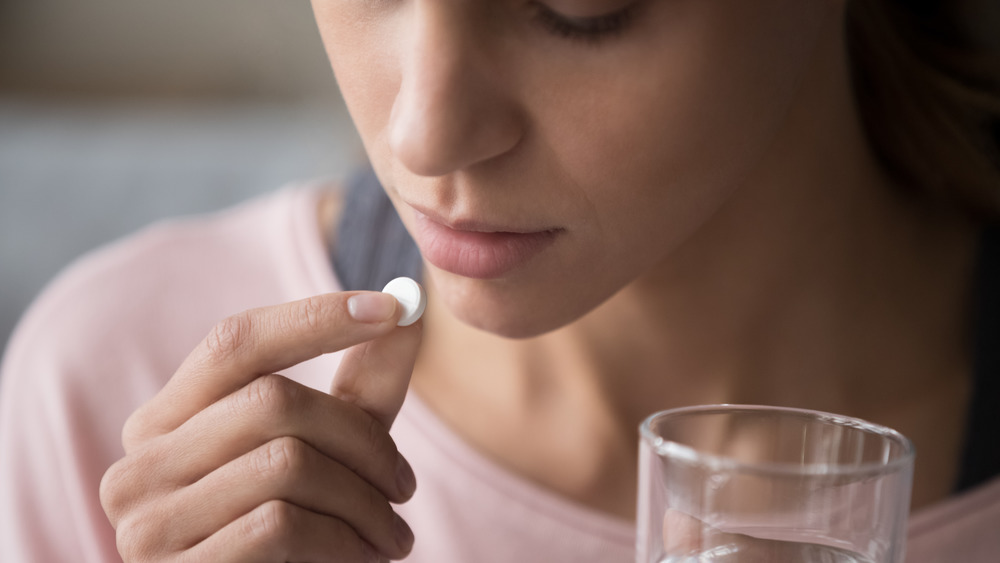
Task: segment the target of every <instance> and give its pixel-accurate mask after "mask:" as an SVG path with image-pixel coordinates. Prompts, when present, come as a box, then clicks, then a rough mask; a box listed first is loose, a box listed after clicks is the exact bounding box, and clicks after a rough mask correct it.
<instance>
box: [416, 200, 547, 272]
mask: <svg viewBox="0 0 1000 563" xmlns="http://www.w3.org/2000/svg"><path fill="white" fill-rule="evenodd" d="M413 215H414V218H415V219H416V229H415V231H416V232H415V233H414V235H415V237H414V238H416V241H417V246H419V247H420V252H421V254H423V256H424V258H426V259H427V261H428V262H430V263H431V264H433V265H434V266H436V267H438V268H440V269H442V270H444V271H446V272H451V273H453V274H457V275H459V276H464V277H468V278H477V279H493V278H499V277H502V276H503V275H504V274H506V273H508V272H510V271H512V270H514V269H515V268H517V267H518V266H520V265H522V264H524V263H525V262H527V261H528V260H530V259H531V258H532V257H534V256H535V255H536V254H538V253H540V252H541V251H542V250H544V249H545V248H546V247H548V246H549V245H550V244H552V243H553V242H554V241H555V237H556V234H557V233H558V231H538V232H532V233H508V232H493V233H484V232H477V231H457V230H455V229H451V228H448V227H446V226H444V225H442V224H440V223H436V222H434V221H432V220H431V219H430V218H428V217H427V216H426V215H424V214H423V213H420V212H419V211H415V212H414V213H413Z"/></svg>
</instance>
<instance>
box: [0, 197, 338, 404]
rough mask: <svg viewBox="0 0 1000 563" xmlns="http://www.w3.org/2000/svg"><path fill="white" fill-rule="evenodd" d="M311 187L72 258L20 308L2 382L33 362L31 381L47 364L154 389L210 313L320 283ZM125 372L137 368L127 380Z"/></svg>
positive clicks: (75, 374)
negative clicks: (23, 311) (28, 304)
mask: <svg viewBox="0 0 1000 563" xmlns="http://www.w3.org/2000/svg"><path fill="white" fill-rule="evenodd" d="M318 193H319V192H318V191H317V190H312V189H285V190H281V191H279V192H276V193H274V194H270V195H268V196H265V197H262V198H259V199H255V200H251V201H249V202H247V203H244V204H241V205H239V206H237V207H234V208H231V209H227V210H225V211H221V212H217V213H213V214H210V215H203V216H198V217H189V218H182V219H173V220H168V221H163V222H160V223H157V224H154V225H152V226H150V227H147V228H146V229H144V230H142V231H140V232H138V233H136V234H134V235H132V236H130V237H128V238H125V239H123V240H121V241H118V242H115V243H112V244H110V245H108V246H106V247H104V248H101V249H99V250H97V251H95V252H92V253H90V254H87V255H85V256H83V257H82V258H80V259H78V260H77V261H75V262H74V263H73V264H71V265H70V266H69V267H67V268H66V269H65V270H64V271H63V272H62V273H61V274H60V275H59V276H58V277H57V278H56V279H55V280H53V281H52V282H51V283H50V284H49V286H48V287H47V288H46V289H45V290H44V291H43V292H42V293H41V295H40V296H39V297H38V299H36V301H35V303H34V304H33V305H32V306H31V307H30V308H29V310H28V311H27V312H26V314H25V315H24V317H23V318H22V320H21V322H20V324H19V326H18V328H17V329H16V331H15V333H14V335H13V336H12V338H11V341H10V344H9V346H8V350H7V355H6V358H5V359H4V368H3V371H4V375H3V381H4V384H5V385H7V384H9V383H10V382H9V381H7V380H8V379H10V378H14V379H19V378H24V377H25V376H21V375H18V374H17V373H9V372H12V371H13V372H17V371H22V370H24V369H30V370H32V371H33V372H34V374H33V376H32V377H31V379H32V382H33V383H32V385H37V384H40V383H42V382H43V381H44V379H45V377H47V375H46V374H51V375H48V377H58V378H59V379H60V381H59V385H61V386H65V385H73V384H74V381H76V380H77V379H79V378H83V379H84V380H85V385H86V386H88V387H89V386H93V385H95V384H96V385H102V384H109V385H114V386H116V387H120V386H121V385H122V384H123V383H124V384H125V385H138V386H140V387H142V392H141V393H140V394H141V395H146V394H148V393H150V392H152V391H154V390H156V389H158V388H159V387H160V386H161V385H162V383H163V382H164V381H165V380H166V378H168V377H169V376H170V371H171V370H168V369H167V368H168V366H176V365H177V364H178V363H179V362H180V361H181V360H182V359H183V358H184V356H185V355H186V353H187V351H189V350H190V349H191V348H193V347H194V345H195V344H196V343H197V342H198V340H200V338H201V337H202V336H203V335H204V334H205V333H207V331H208V330H209V329H210V328H211V326H212V325H213V324H214V323H215V322H217V321H218V320H220V319H221V318H224V317H226V316H229V315H231V314H234V313H236V312H239V311H241V310H244V309H247V308H250V307H255V306H261V305H267V304H272V303H274V302H278V301H281V300H285V299H289V298H294V296H293V295H292V294H294V293H296V292H297V291H300V290H301V291H302V292H308V291H309V289H310V287H309V286H311V285H314V284H315V282H317V280H314V279H311V277H314V275H313V274H314V273H315V272H322V270H323V268H324V266H325V264H323V263H319V264H317V263H316V262H323V261H324V260H325V255H324V253H323V251H322V246H323V243H322V240H321V239H320V236H319V234H318V232H316V208H317V205H318V203H317V202H318V198H319V195H318ZM310 245H311V246H314V247H317V248H303V246H306V247H309V246H310ZM310 251H312V252H310ZM314 271H315V272H314ZM322 281H326V280H322ZM322 281H321V282H320V283H322ZM40 364H42V365H40ZM29 365H30V367H28V366H29ZM93 366H100V367H99V368H96V369H95V367H93ZM56 373H58V376H56V375H55V374H56ZM123 373H129V374H134V376H135V377H131V378H129V379H128V380H126V381H124V382H123V381H122V374H123ZM140 376H142V377H140ZM104 379H107V380H110V381H104ZM80 383H81V384H84V383H83V382H80Z"/></svg>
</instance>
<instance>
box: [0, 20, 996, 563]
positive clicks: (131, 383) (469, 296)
mask: <svg viewBox="0 0 1000 563" xmlns="http://www.w3.org/2000/svg"><path fill="white" fill-rule="evenodd" d="M941 4H942V5H941V6H930V7H928V8H927V9H926V13H923V12H918V11H917V10H916V9H903V8H901V7H899V6H897V5H895V3H891V2H857V3H849V2H844V1H840V0H813V1H808V2H802V1H801V0H766V1H764V2H740V1H719V2H683V1H679V2H672V1H667V0H638V1H634V0H552V1H547V2H520V1H518V2H513V1H512V2H492V1H491V2H487V1H483V0H474V1H463V2H459V1H430V0H411V1H408V2H398V3H397V2H333V1H327V0H315V1H314V3H313V7H314V11H315V14H316V18H317V21H318V24H319V28H320V32H321V34H322V36H323V40H324V42H325V44H326V46H327V50H328V53H329V56H330V59H331V62H332V66H333V70H334V72H335V74H336V76H337V79H338V81H339V84H340V87H341V90H342V92H343V95H344V98H345V100H346V101H347V104H348V107H349V109H350V111H351V113H352V116H353V118H354V120H355V123H356V125H357V127H358V130H359V132H360V134H361V137H362V139H363V141H364V144H365V147H366V149H367V152H368V155H369V157H370V160H371V163H372V167H373V170H374V176H371V175H369V176H367V177H364V178H362V179H361V180H360V181H359V182H358V183H357V186H355V188H354V189H352V191H351V192H350V194H349V195H348V197H347V198H346V200H343V201H342V200H340V199H338V198H337V197H336V196H335V195H330V192H329V191H328V190H320V191H316V190H307V191H302V190H297V191H296V190H293V191H286V192H282V193H281V194H279V195H276V196H272V197H271V198H270V199H267V200H263V201H258V202H254V203H250V204H248V205H247V206H244V207H242V208H239V209H236V210H233V211H231V212H228V213H226V214H222V215H219V216H216V217H211V218H204V219H199V220H192V221H186V222H180V223H173V224H169V225H166V226H161V227H158V228H155V229H153V230H149V231H146V232H145V233H143V234H140V235H138V236H137V237H134V238H133V239H131V240H129V241H127V242H124V243H121V244H120V245H118V246H116V247H113V248H111V249H108V250H106V251H104V252H102V253H99V254H98V255H96V256H93V257H91V258H89V259H88V260H87V261H85V262H83V263H82V264H80V265H77V266H76V267H75V269H73V270H71V271H70V272H69V273H68V274H66V275H65V276H64V277H63V278H62V279H61V281H60V282H58V283H57V284H55V286H54V287H53V288H51V289H50V290H49V291H48V292H47V295H46V296H44V297H43V298H42V299H41V301H40V302H39V304H37V305H36V307H35V308H34V310H33V312H32V313H30V314H29V315H28V317H27V318H26V320H25V321H24V323H23V325H22V327H21V329H20V331H19V333H18V336H17V337H16V339H15V340H14V342H13V343H12V345H11V352H10V353H9V356H8V358H7V360H6V363H5V368H4V375H3V378H4V384H5V388H4V390H3V393H2V397H3V400H4V405H3V408H4V411H3V412H4V414H3V416H4V418H3V420H2V423H0V424H2V425H0V428H2V429H3V430H2V431H3V433H4V434H3V442H2V448H3V450H2V451H3V453H2V461H0V463H2V464H3V486H4V493H5V499H10V500H5V506H4V508H3V510H4V511H5V512H4V514H5V518H6V520H5V522H4V524H5V525H4V528H5V530H4V532H3V533H4V534H5V535H4V536H3V538H2V540H3V541H2V542H0V544H2V545H4V548H2V549H5V550H7V551H6V552H5V553H4V555H7V556H8V557H5V558H4V560H7V559H10V560H18V561H29V560H57V559H60V558H71V559H74V560H94V561H97V560H106V559H109V558H114V557H115V556H116V554H115V550H116V549H117V550H118V552H120V554H121V555H122V556H123V557H124V559H126V560H129V561H145V560H181V561H328V560H329V561H375V560H379V558H392V559H399V558H403V557H405V556H407V555H409V557H408V560H411V561H436V562H439V561H471V560H480V561H484V560H489V561H513V560H521V561H628V560H631V558H632V549H633V545H634V543H633V538H632V527H631V523H630V519H631V518H632V516H633V514H634V498H635V474H636V461H635V443H636V431H635V429H636V427H637V425H638V423H639V421H640V420H641V419H642V418H643V417H645V416H646V415H648V414H649V413H651V412H653V411H656V410H659V409H663V408H668V407H672V406H678V405H686V404H698V403H721V402H731V403H764V404H780V405H792V406H798V407H805V408H815V409H820V410H825V411H833V412H839V413H844V414H848V415H853V416H858V417H862V418H865V419H869V420H872V421H874V422H878V423H882V424H885V425H888V426H891V427H893V428H896V429H898V430H900V431H902V432H903V433H904V434H906V435H907V436H909V437H910V438H911V439H912V440H913V441H914V442H915V443H916V446H917V449H918V450H919V451H920V455H919V457H918V461H917V466H916V476H915V484H914V494H913V508H914V510H915V511H917V512H916V513H915V516H914V518H913V526H914V530H915V531H914V533H913V535H912V537H911V545H910V552H911V560H912V561H932V560H944V559H938V558H937V557H939V556H940V555H941V554H947V557H950V558H951V559H948V560H952V561H953V560H962V561H976V560H979V561H985V560H987V559H985V557H988V556H991V554H995V549H997V544H996V542H997V540H996V539H995V538H993V537H991V536H993V535H994V534H991V533H988V531H989V530H992V529H995V527H996V525H997V523H998V522H1000V482H998V481H997V480H996V479H992V480H991V481H989V479H990V478H992V477H993V476H994V475H995V473H996V471H997V467H995V466H990V465H988V464H984V463H973V462H969V457H968V456H969V455H970V454H967V453H966V452H982V451H983V450H984V448H983V447H982V446H981V445H978V444H977V442H976V440H978V439H979V438H976V437H977V436H980V434H979V433H980V432H982V431H983V428H984V427H983V423H982V421H979V422H977V423H976V424H975V425H969V424H967V422H968V420H969V417H970V416H981V415H982V414H983V413H984V412H985V413H991V412H995V410H993V411H990V410H989V409H986V410H983V409H982V408H979V407H976V408H974V407H975V405H974V400H978V399H977V398H979V397H983V396H984V395H983V393H982V392H981V389H983V388H984V387H983V383H982V382H981V381H980V380H978V379H976V377H975V376H974V370H973V363H974V362H975V361H978V360H977V359H976V358H981V357H982V356H981V355H979V356H977V355H974V352H973V350H972V348H971V345H970V342H971V340H972V335H971V334H970V330H969V324H970V308H971V307H973V306H974V303H975V302H976V301H975V300H974V294H973V291H974V287H975V284H976V280H977V279H978V278H977V274H976V271H977V264H978V263H979V259H978V258H977V249H978V247H979V244H978V241H979V239H980V237H981V227H982V223H981V220H982V218H983V217H996V214H997V212H998V210H1000V179H998V178H1000V175H998V171H997V169H996V167H995V163H996V160H991V159H995V158H996V155H997V152H996V149H997V146H996V141H995V139H994V138H992V137H990V136H989V134H988V132H987V130H986V127H987V126H988V124H989V123H991V120H994V119H995V118H996V116H997V107H998V104H997V100H998V99H1000V98H998V96H997V91H996V89H993V90H990V89H989V88H992V87H995V86H996V75H991V74H989V73H987V72H979V71H977V70H976V69H972V68H965V67H960V66H958V63H962V64H964V63H965V62H967V61H968V60H969V59H967V58H965V57H964V56H963V57H958V58H957V59H956V60H952V59H949V58H947V57H945V56H944V55H945V54H950V51H947V52H946V51H942V50H940V49H938V47H939V46H938V44H937V43H935V41H933V40H932V39H930V38H931V37H935V38H939V39H941V40H942V41H945V42H946V43H947V44H948V45H950V46H951V47H954V48H958V47H963V46H964V44H963V43H961V42H954V41H952V40H955V41H958V40H959V39H961V35H960V34H958V31H956V30H955V29H943V30H928V29H926V28H925V27H923V26H924V24H925V23H926V22H927V21H941V20H940V18H941V17H942V15H947V14H943V10H945V6H944V5H943V4H944V3H941ZM948 21H956V20H948ZM956 29H957V28H956ZM904 94H905V95H904ZM376 177H377V183H378V184H381V186H382V187H383V188H384V190H385V193H386V194H387V195H388V199H389V201H391V204H392V207H393V209H394V210H395V211H396V212H398V216H399V219H401V221H402V224H403V225H404V226H405V228H406V231H407V232H408V233H409V234H410V235H412V236H413V238H414V239H415V241H416V245H417V247H418V248H419V250H420V255H421V256H422V258H423V262H422V265H423V280H424V282H425V285H426V287H427V289H428V292H429V303H430V304H429V306H428V310H427V312H426V314H425V316H424V320H423V325H422V327H421V325H420V324H418V325H415V326H413V327H408V328H397V327H396V326H395V324H396V319H397V318H398V315H399V311H398V310H397V306H396V305H395V302H394V301H393V300H392V299H391V298H390V297H388V296H385V295H382V294H379V293H372V292H367V291H346V292H345V291H342V290H344V289H356V287H355V286H354V285H353V284H352V283H351V282H350V281H349V280H352V279H356V278H357V279H367V278H369V277H371V276H372V275H375V276H376V277H377V276H380V275H382V274H385V273H387V272H386V271H385V270H387V268H383V267H381V266H379V264H381V263H388V264H391V265H399V264H403V265H404V266H403V270H404V271H405V273H411V274H419V273H420V272H419V269H418V271H416V272H414V271H412V270H413V268H408V267H406V266H405V264H407V263H408V262H407V261H408V260H410V259H411V258H413V257H414V256H415V255H414V254H412V253H411V252H410V251H409V250H407V249H408V246H407V244H408V243H407V242H406V241H405V238H403V237H397V236H396V235H398V234H399V233H400V231H399V230H398V226H397V224H396V223H395V222H394V221H395V218H394V216H392V215H391V214H386V213H384V211H385V210H386V208H385V207H384V206H382V205H381V204H380V203H379V201H378V200H377V199H374V198H373V197H372V196H371V192H365V191H364V190H365V189H366V188H367V187H370V186H371V185H372V184H375V183H376ZM330 234H335V236H328V235H330ZM324 243H325V244H324ZM331 254H332V256H333V263H334V267H333V268H331V267H330V262H329V260H328V257H329V256H330V255H331ZM417 264H420V263H419V262H418V263H417ZM395 273H396V272H392V274H393V275H394V274H395ZM378 287H379V286H378V285H375V284H371V283H362V284H361V288H363V289H378ZM275 303H284V304H280V305H274V304H275ZM264 305H268V306H267V307H262V306H264ZM251 307H257V308H254V309H251V310H248V311H245V312H243V313H239V311H244V310H247V309H249V308H251ZM221 318H225V319H226V320H223V321H221V322H218V320H219V319H221ZM213 326H214V328H212V327H213ZM206 333H207V334H208V336H207V337H204V335H205V334H206ZM979 334H982V332H981V331H980V332H979ZM203 337H204V339H202V338H203ZM199 339H202V340H201V342H200V343H198V341H199ZM192 349H193V351H192ZM343 350H346V351H345V352H343V353H341V352H340V351H343ZM334 352H336V353H335V354H330V355H323V354H328V353H334ZM185 358H186V359H185ZM177 366H180V367H177ZM278 372H281V374H282V375H275V374H277V373H278ZM994 375H995V374H994ZM331 379H332V381H331ZM161 387H162V389H161ZM974 388H975V391H974ZM327 391H329V393H327ZM404 399H406V401H405V404H404ZM989 400H991V401H995V400H996V396H995V395H994V396H993V397H992V398H990V399H989ZM994 405H995V403H994ZM136 409H137V410H136ZM133 410H134V411H135V412H134V413H133V414H131V416H129V413H132V411H133ZM970 413H972V414H971V415H970ZM989 416H990V415H989V414H987V418H989ZM126 418H127V422H126V420H125V419H126ZM992 420H994V421H995V416H994V417H993V419H992ZM123 425H124V431H123V432H122V443H123V446H124V451H121V450H120V449H119V447H118V445H117V436H118V432H119V430H120V429H121V428H122V426H123ZM390 427H391V431H392V432H391V435H390V433H389V429H390ZM966 444H968V445H967V446H964V445H966ZM972 455H976V454H972ZM119 458H120V459H119ZM116 460H117V461H116ZM109 466H110V468H109ZM976 472H979V473H976ZM970 475H972V477H969V476H970ZM960 481H963V482H965V484H967V485H971V484H973V483H975V484H979V485H980V487H979V488H977V489H975V490H974V491H973V492H972V493H970V495H971V496H969V495H966V496H962V497H953V495H954V494H955V493H956V483H958V482H960ZM417 482H419V483H420V488H419V490H418V491H417V492H416V493H415V492H414V491H415V489H416V483H417ZM982 483H985V485H983V484H982ZM98 484H100V503H99V502H98V494H97V490H98ZM411 497H412V499H411ZM408 500H409V502H406V501H408ZM390 503H393V504H390ZM394 505H395V506H394ZM102 508H103V510H104V511H105V512H106V514H107V517H108V520H110V525H108V523H107V521H105V520H104V518H103V515H102V513H101V511H102ZM974 509H975V511H978V512H974V513H973V515H974V516H975V518H974V519H973V520H971V521H968V522H964V521H963V522H958V524H959V526H958V527H957V528H956V527H955V525H956V522H957V521H956V520H955V518H954V517H953V516H954V514H955V513H957V512H960V513H963V514H966V513H970V511H973V510H974ZM15 515H16V521H15ZM945 524H947V525H948V526H951V527H950V528H947V527H945ZM112 527H113V528H112ZM415 538H416V540H415ZM962 550H964V551H962ZM977 557H978V558H979V559H976V558H977Z"/></svg>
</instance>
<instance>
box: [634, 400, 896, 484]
mask: <svg viewBox="0 0 1000 563" xmlns="http://www.w3.org/2000/svg"><path fill="white" fill-rule="evenodd" d="M739 411H744V412H752V411H757V412H778V413H785V414H794V415H798V416H804V417H809V418H813V419H816V420H819V421H822V422H826V423H830V424H834V425H839V426H844V427H848V428H854V429H856V430H861V431H864V432H868V433H871V434H875V435H878V436H881V437H883V438H885V439H887V440H890V441H893V442H895V443H897V444H899V446H900V448H901V449H900V455H899V456H898V457H897V458H896V459H893V460H890V461H887V462H869V463H862V464H853V465H847V464H819V463H812V464H805V465H803V464H794V463H787V462H762V463H758V462H754V463H750V462H745V461H739V460H737V459H735V458H732V457H729V456H724V455H718V454H713V453H706V452H701V451H698V450H697V449H695V448H694V447H692V446H689V445H687V444H682V443H680V442H676V441H673V440H667V439H665V438H663V437H662V436H657V435H656V434H655V433H654V432H653V429H652V425H653V423H654V422H656V421H659V420H662V419H664V418H669V417H675V416H678V415H683V414H712V413H714V412H718V413H733V412H739ZM639 434H640V438H641V439H642V442H644V443H645V444H648V445H649V446H650V447H651V448H652V449H653V451H654V452H656V453H657V454H658V455H661V456H669V457H671V458H674V459H678V460H681V461H684V462H687V463H691V464H692V465H700V466H703V467H706V468H708V469H711V470H713V471H719V470H727V471H741V472H745V473H757V474H768V475H808V476H830V477H837V476H847V475H850V476H865V475H875V474H886V473H894V472H897V471H899V470H902V469H904V468H905V467H906V466H907V465H911V464H912V461H913V459H914V458H915V456H916V448H915V447H914V445H913V442H912V441H910V439H909V438H907V437H906V436H904V435H903V434H901V433H900V432H898V431H896V430H893V429H892V428H889V427H888V426H882V425H881V424H875V423H873V422H868V421H867V420H862V419H860V418H854V417H851V416H846V415H841V414H834V413H829V412H824V411H818V410H811V409H800V408H794V407H777V406H769V405H740V404H729V403H722V404H714V405H693V406H685V407H677V408H672V409H667V410H663V411H659V412H655V413H653V414H651V415H649V416H648V417H646V419H645V420H643V421H642V424H640V425H639ZM911 467H912V465H911Z"/></svg>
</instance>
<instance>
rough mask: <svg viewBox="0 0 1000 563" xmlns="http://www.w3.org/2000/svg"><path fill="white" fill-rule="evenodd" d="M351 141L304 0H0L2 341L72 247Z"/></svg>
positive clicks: (316, 169)
mask: <svg viewBox="0 0 1000 563" xmlns="http://www.w3.org/2000/svg"><path fill="white" fill-rule="evenodd" d="M362 154H363V153H362V150H361V147H360V142H359V140H358V138H357V136H356V134H355V132H354V129H353V127H352V124H351V122H350V119H349V116H348V115H347V112H346V109H345V108H344V106H343V103H342V101H341V100H340V96H339V94H338V92H337V88H336V83H335V81H334V78H333V73H332V71H331V70H330V67H329V64H328V62H327V60H326V54H325V52H324V50H323V46H322V43H321V42H320V39H319V34H318V32H317V30H316V27H315V24H314V22H313V18H312V12H311V8H310V5H309V2H308V1H307V0H209V1H205V0H160V1H155V2H154V1H149V0H84V1H79V0H0V350H2V349H3V347H4V345H5V343H6V342H7V339H8V335H9V334H10V331H11V330H12V327H13V326H14V324H15V322H16V320H17V319H18V317H19V316H20V315H21V314H22V312H23V310H24V309H25V307H27V306H28V304H29V303H30V302H31V300H32V299H33V298H34V297H35V296H36V295H37V293H38V292H39V291H40V290H41V288H42V287H43V286H44V285H45V284H46V283H47V282H48V281H49V280H51V279H52V277H53V276H55V275H56V273H57V272H58V271H59V270H61V269H62V268H64V267H65V266H66V265H67V264H68V263H70V262H71V261H72V260H73V259H74V258H76V257H77V256H79V255H81V254H83V253H86V252H88V251H90V250H92V249H94V248H96V247H98V246H101V245H103V244H105V243H107V242H108V241H110V240H113V239H116V238H119V237H122V236H126V235H127V234H129V233H131V232H134V231H135V230H137V229H139V228H141V227H143V226H144V225H147V224H149V223H151V222H153V221H156V220H159V219H161V218H164V217H168V216H176V215H187V214H193V213H203V212H210V211H212V210H216V209H220V208H224V207H228V206H231V205H233V204H234V203H236V202H239V201H241V200H245V199H247V198H250V197H255V196H257V195H259V194H263V193H265V192H269V191H273V190H275V189H278V188H279V187H281V186H282V185H284V184H286V183H289V182H296V181H300V180H308V179H313V178H330V179H332V180H334V181H336V180H339V179H342V178H343V177H344V176H346V175H347V174H349V173H350V171H351V170H352V169H354V168H355V167H356V166H358V164H359V163H360V162H362V160H363V159H362Z"/></svg>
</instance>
